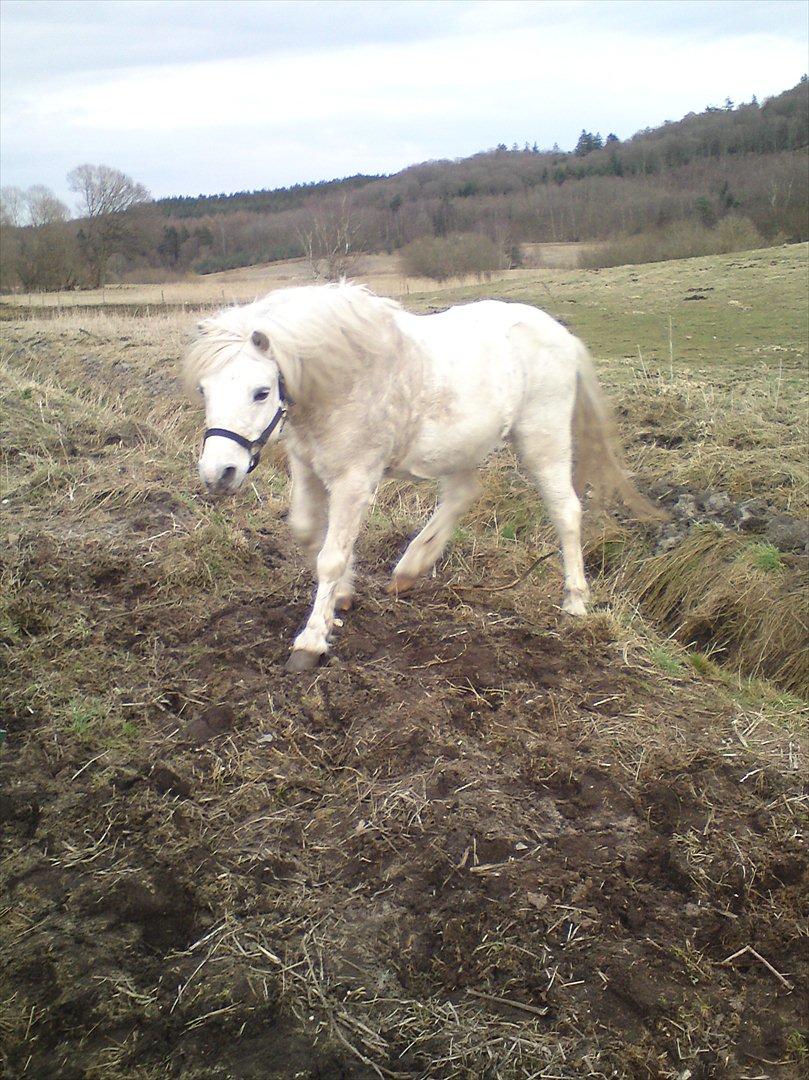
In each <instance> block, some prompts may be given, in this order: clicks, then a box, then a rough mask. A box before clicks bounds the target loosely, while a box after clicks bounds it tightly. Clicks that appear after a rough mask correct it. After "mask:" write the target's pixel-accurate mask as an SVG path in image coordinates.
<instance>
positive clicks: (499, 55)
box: [3, 0, 806, 194]
mask: <svg viewBox="0 0 809 1080" xmlns="http://www.w3.org/2000/svg"><path fill="white" fill-rule="evenodd" d="M55 6H56V7H61V6H62V5H55ZM126 6H128V7H130V8H132V9H133V10H135V11H136V12H137V13H138V15H139V17H142V16H143V14H144V8H145V7H146V8H148V11H151V12H152V14H153V16H154V15H160V16H161V17H164V16H165V17H168V16H169V15H171V16H173V17H178V16H183V17H185V18H186V20H187V16H188V14H189V12H191V13H193V11H194V10H199V5H193V4H188V3H178V4H176V5H163V4H156V5H155V4H151V5H146V6H145V5H144V4H141V3H137V4H134V5H133V4H130V5H120V7H126ZM67 7H70V8H74V9H75V8H77V5H76V4H75V3H74V4H72V5H67ZM99 7H102V8H104V10H105V12H106V14H107V15H108V16H109V14H110V12H111V11H118V10H120V8H119V7H118V6H115V7H114V8H110V6H109V5H94V4H84V5H78V8H79V9H80V10H79V14H81V12H82V11H86V12H87V13H89V14H91V15H92V14H96V15H97V14H98V10H97V9H98V8H99ZM214 7H216V8H218V5H205V8H204V9H205V13H206V16H207V15H208V14H210V11H211V9H213V8H214ZM684 7H687V8H688V10H689V12H690V13H691V14H692V18H691V20H690V22H689V21H687V20H684V19H683V17H682V16H683V8H684ZM737 7H738V6H737V5H722V10H723V11H724V13H725V15H726V16H727V15H728V13H729V11H730V10H731V9H734V10H735V9H736V8H737ZM756 7H758V5H756ZM784 7H785V5H784V4H780V5H773V8H778V9H781V8H784ZM703 8H704V9H705V12H706V14H705V16H704V18H703V21H702V22H701V21H700V18H699V17H698V13H699V12H700V11H701V10H702V9H703ZM231 9H232V10H233V11H234V21H235V22H236V23H238V20H239V18H241V17H249V18H251V19H253V20H254V21H255V14H256V11H257V10H265V9H266V10H267V11H269V12H271V13H272V14H273V17H274V18H275V21H276V24H277V25H285V26H286V30H287V32H286V35H285V36H284V35H281V38H282V40H281V41H280V43H279V41H278V40H275V41H274V42H269V43H268V42H266V41H265V42H264V47H263V49H262V48H260V47H259V46H260V45H261V42H260V41H259V42H257V41H255V40H253V39H250V48H249V49H248V48H245V49H244V50H243V53H244V54H243V55H235V56H234V55H233V51H234V40H233V34H232V33H231V34H224V39H225V40H224V46H225V47H223V49H222V51H221V52H220V54H219V55H220V56H221V57H222V58H218V57H216V56H211V53H212V49H211V43H210V41H209V36H210V31H211V28H212V26H213V25H214V24H212V23H211V22H210V20H208V22H206V23H205V25H204V26H203V27H202V30H200V31H199V32H198V33H197V35H196V37H195V36H194V35H193V34H191V38H192V40H193V41H195V42H196V44H195V46H194V48H195V49H196V54H195V55H194V57H193V58H189V57H188V51H189V50H188V48H181V49H179V50H178V55H179V56H180V57H181V59H182V62H178V63H170V62H168V57H167V55H166V52H165V48H163V49H162V51H160V52H159V62H156V63H154V64H148V63H146V62H145V57H144V56H143V49H142V47H139V49H137V50H134V52H132V51H130V55H131V56H132V57H136V58H137V59H138V60H139V62H138V63H137V64H135V65H129V66H118V65H116V64H112V63H105V61H106V60H108V55H107V52H106V51H105V49H104V48H102V47H100V46H99V47H98V60H97V63H96V64H95V65H93V64H87V65H85V68H84V70H81V71H79V70H76V68H75V65H73V66H71V64H70V63H67V61H66V59H65V51H64V47H62V51H61V52H60V53H59V57H60V58H61V61H62V66H61V67H59V65H55V66H54V67H53V68H52V69H49V66H48V64H47V63H45V64H41V65H40V67H41V70H43V71H44V72H45V77H44V78H42V79H40V80H37V81H32V80H31V79H28V78H27V77H22V76H21V77H20V78H18V79H16V80H12V85H11V86H10V88H9V92H8V93H6V94H4V109H3V120H4V131H5V135H4V141H5V167H4V182H7V183H18V184H21V185H23V186H26V185H27V184H30V183H34V182H37V181H42V182H45V183H48V184H50V185H51V186H53V187H55V188H56V189H57V190H60V191H63V190H64V180H63V177H64V173H65V172H66V171H67V170H68V169H69V168H70V167H72V166H73V165H75V164H76V163H78V162H79V161H84V160H90V161H104V162H107V163H109V164H113V165H117V166H119V167H121V168H124V169H126V170H127V171H129V172H131V173H132V174H133V175H135V176H136V177H137V179H139V180H141V181H143V182H144V183H146V184H147V185H148V186H150V187H151V189H152V190H153V191H154V192H155V194H169V193H172V192H176V193H181V192H189V193H197V192H199V191H205V190H239V189H243V188H246V187H247V188H254V187H266V186H275V185H279V184H288V183H294V182H296V181H303V180H313V179H319V178H326V177H333V176H338V175H345V174H346V173H353V172H358V171H364V172H380V171H392V170H395V169H397V168H401V167H403V166H404V165H407V164H410V163H412V161H414V160H419V159H424V158H429V157H437V156H442V157H455V156H463V155H465V154H469V153H472V152H474V151H475V150H478V149H483V148H485V147H487V146H492V145H494V144H495V143H497V142H500V141H505V142H507V143H511V142H512V141H513V140H517V141H519V142H520V143H522V142H523V141H524V140H525V139H528V140H530V141H533V140H534V139H536V140H538V141H539V142H540V144H542V145H550V144H552V143H553V142H555V141H558V142H559V143H560V145H562V146H571V145H572V144H573V142H575V139H576V136H577V134H578V132H579V130H580V129H581V128H582V127H587V128H588V129H590V130H593V131H595V130H601V131H602V132H603V133H605V134H606V132H607V131H616V132H617V133H618V134H619V135H620V136H622V137H625V136H628V135H630V134H632V133H633V132H634V131H635V130H637V129H639V128H641V127H646V126H652V125H655V124H658V123H660V122H662V121H663V120H665V119H678V118H679V117H680V116H681V115H683V114H684V113H686V112H688V111H696V110H700V109H703V108H704V107H705V106H706V105H707V104H709V103H712V104H721V102H723V101H724V99H725V98H726V97H728V96H729V97H731V98H732V99H734V100H749V98H750V97H751V96H752V95H753V94H754V93H755V94H757V95H758V96H759V97H763V96H766V95H768V94H772V93H777V92H779V91H781V90H783V89H786V88H787V87H788V86H790V85H793V84H794V83H795V82H797V80H798V78H799V77H800V75H801V74H802V71H803V68H804V65H805V56H806V49H805V40H804V39H803V38H801V36H800V35H796V34H790V33H785V32H783V31H780V32H776V24H777V23H778V19H773V20H771V22H772V24H773V28H772V29H770V30H761V29H760V27H756V26H753V25H751V17H752V15H753V14H755V12H754V6H753V5H741V7H738V11H739V12H741V14H742V15H744V18H740V19H738V20H737V23H738V29H737V30H735V32H734V26H735V25H736V24H734V21H733V19H729V18H727V17H726V18H725V24H726V25H725V26H724V27H722V26H720V25H718V23H717V18H716V16H717V11H716V5H714V4H707V5H699V6H697V5H691V4H688V5H682V4H668V3H660V4H656V5H655V4H653V5H642V4H632V5H629V6H627V5H626V4H624V3H616V4H605V3H600V4H597V5H595V6H594V5H593V4H592V3H589V2H582V3H556V2H552V3H543V4H524V3H508V2H505V0H500V2H499V3H495V4H490V3H450V4H439V5H424V4H416V5H410V4H406V3H405V4H393V5H391V4H367V5H361V6H359V7H358V5H356V4H327V5H325V6H324V5H321V4H303V5H300V4H296V5H292V6H290V5H287V4H281V5H261V4H251V5H247V10H246V11H245V5H243V4H231V5H229V6H227V7H226V8H225V9H219V10H224V12H225V15H224V16H220V24H221V19H222V18H224V17H226V13H227V11H229V10H231ZM301 9H304V14H305V15H306V17H307V18H306V19H305V20H304V22H305V23H306V25H305V26H304V27H303V30H304V31H307V32H302V31H301ZM317 9H319V10H320V12H321V13H322V15H323V18H324V19H326V20H328V18H330V17H331V15H330V13H333V12H334V11H335V10H337V13H338V15H339V16H340V17H339V18H338V19H337V23H338V27H337V29H338V32H337V34H336V38H337V43H336V44H332V45H328V46H327V45H324V44H323V43H322V40H321V39H322V38H323V37H324V34H323V32H322V31H323V28H322V27H321V28H320V32H319V33H317V34H316V33H313V32H312V25H313V23H312V15H313V14H314V13H316V10H317ZM405 9H406V11H405ZM649 9H653V10H656V11H658V13H659V14H660V15H661V18H662V17H663V16H665V18H662V21H663V22H664V23H665V24H666V26H665V28H664V29H663V30H661V29H660V28H659V27H658V28H656V27H655V26H654V25H653V24H652V23H651V22H650V16H649ZM786 9H787V12H788V13H789V12H791V11H792V7H791V6H789V5H786ZM430 10H435V11H436V12H437V15H436V20H435V25H433V24H427V25H426V26H423V27H422V30H421V32H419V27H418V24H417V23H416V22H415V21H414V18H413V16H414V13H416V14H418V15H419V17H420V18H422V20H423V19H424V18H425V16H426V15H428V14H429V11H430ZM148 11H147V13H148ZM362 11H367V12H371V13H372V14H373V15H374V18H373V19H371V20H370V21H369V22H368V23H367V24H364V23H362V21H361V20H360V22H359V23H358V24H357V26H356V27H355V28H354V31H353V36H352V28H351V26H350V24H349V21H348V20H347V17H348V16H349V15H353V16H354V17H355V18H357V17H358V15H359V13H360V12H362ZM605 11H606V12H607V13H608V14H609V13H612V15H613V16H616V15H620V16H621V17H620V18H613V20H612V22H613V23H614V25H609V20H605V18H604V14H605ZM296 13H297V14H296ZM386 13H387V16H392V15H395V16H396V18H388V20H387V21H386ZM538 14H539V15H541V18H538V17H537V16H538ZM634 14H636V15H637V18H635V17H634ZM73 15H74V16H75V15H76V12H75V11H74V12H73ZM293 15H294V17H293ZM630 15H633V17H632V18H631V19H630V18H629V16H630ZM279 18H280V20H281V21H280V23H279V21H278V20H279ZM284 19H287V20H288V21H287V22H286V23H284ZM203 21H204V20H203ZM759 21H760V20H759ZM248 22H249V20H248ZM668 24H673V25H668ZM114 25H115V29H116V33H119V32H120V29H121V28H120V26H119V25H118V23H115V24H114ZM245 25H247V24H245ZM307 28H308V29H307ZM39 29H40V31H41V26H40V28H39ZM198 29H199V28H198ZM231 29H232V28H231ZM29 31H30V26H29ZM203 31H204V32H203ZM293 31H295V32H294V33H293ZM178 32H179V31H178ZM29 36H30V35H29ZM112 38H113V41H116V40H118V38H116V36H115V35H112ZM237 43H238V42H237ZM186 45H187V41H186ZM110 47H111V46H110ZM192 51H193V50H192ZM222 54H224V55H222ZM69 58H70V54H69V51H68V54H67V59H68V60H69ZM49 71H50V74H48V72H49ZM214 180H216V182H214Z"/></svg>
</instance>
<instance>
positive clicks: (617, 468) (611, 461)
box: [573, 342, 668, 521]
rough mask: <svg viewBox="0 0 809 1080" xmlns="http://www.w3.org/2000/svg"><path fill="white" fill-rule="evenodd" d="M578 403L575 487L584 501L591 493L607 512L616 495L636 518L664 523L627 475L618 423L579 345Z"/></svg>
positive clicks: (599, 507) (575, 412)
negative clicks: (619, 443)
mask: <svg viewBox="0 0 809 1080" xmlns="http://www.w3.org/2000/svg"><path fill="white" fill-rule="evenodd" d="M578 344H579V352H578V356H577V377H576V403H575V405H574V408H573V452H574V469H573V486H574V488H575V489H576V494H577V495H578V496H579V498H580V499H581V498H582V497H583V496H584V493H585V491H586V489H587V488H588V487H589V489H590V504H591V506H593V507H594V508H595V509H597V510H604V509H606V507H607V506H608V504H609V503H610V502H611V501H612V500H613V498H614V497H615V496H616V495H617V496H618V498H620V500H621V502H623V503H624V505H625V506H626V507H627V509H629V510H631V511H632V512H633V513H634V514H635V516H636V517H638V518H646V519H655V520H658V521H665V520H667V519H668V515H667V514H666V513H665V511H663V510H661V509H660V508H659V507H657V506H655V505H654V503H651V502H650V501H649V500H648V499H647V498H646V497H645V496H644V495H641V493H640V492H639V491H638V489H637V488H636V487H635V485H634V484H633V483H632V481H631V480H630V479H629V476H628V475H627V472H626V469H625V467H624V464H623V461H622V460H621V456H620V452H619V450H618V440H617V437H616V432H615V421H614V420H613V418H612V413H611V411H610V408H609V406H608V404H607V402H606V400H605V399H604V395H603V394H602V392H601V387H600V386H599V385H598V378H597V376H596V373H595V368H594V367H593V362H592V360H591V359H590V354H589V352H588V351H587V349H586V348H585V347H584V345H583V344H582V343H581V342H579V343H578Z"/></svg>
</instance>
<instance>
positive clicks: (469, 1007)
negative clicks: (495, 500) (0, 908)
mask: <svg viewBox="0 0 809 1080" xmlns="http://www.w3.org/2000/svg"><path fill="white" fill-rule="evenodd" d="M177 512H178V513H180V510H179V509H177ZM144 514H145V515H146V516H147V518H148V519H149V520H147V521H146V522H145V523H144V520H143V517H144ZM161 514H165V508H164V507H163V508H161V507H160V506H159V505H152V506H151V508H150V507H149V506H148V504H147V505H146V507H144V506H143V505H140V506H139V507H138V508H137V510H136V511H135V510H133V511H132V515H131V522H130V523H131V525H132V528H133V532H134V533H137V532H138V530H139V529H141V530H142V528H143V526H144V524H147V525H148V524H149V523H150V522H151V524H152V526H153V527H155V528H157V527H158V526H159V525H160V524H161V522H162V518H161ZM150 515H151V516H150ZM136 517H137V520H135V519H136ZM245 540H246V542H247V543H249V544H250V551H251V557H252V558H253V559H254V560H257V561H258V562H260V563H261V565H262V566H263V567H264V568H265V569H266V568H269V569H270V570H271V571H273V573H271V574H269V575H268V576H266V577H263V578H261V579H260V581H261V584H260V585H259V586H258V587H256V585H255V583H254V582H251V579H250V574H249V573H247V572H246V573H245V574H244V575H243V578H242V580H241V581H237V582H236V583H235V584H234V585H233V587H232V588H231V589H230V590H229V593H228V595H227V596H222V595H213V594H212V595H211V596H207V597H206V595H205V594H204V591H203V592H202V593H201V595H197V596H195V597H194V598H190V597H189V600H188V603H187V604H180V605H177V604H176V603H172V602H169V600H166V602H164V603H162V604H159V603H153V602H150V601H149V600H148V588H149V585H150V578H149V575H150V574H151V575H152V576H153V579H154V580H156V576H157V575H158V574H159V572H160V570H159V566H158V567H155V566H154V565H152V567H151V568H150V567H149V566H148V565H145V564H144V563H143V562H142V561H139V560H138V559H136V558H135V556H134V554H133V551H132V548H131V545H130V543H129V541H128V540H127V538H126V536H121V535H117V536H115V537H113V538H111V539H108V540H107V541H106V542H105V544H104V549H103V552H102V551H101V549H100V548H99V544H98V537H97V536H96V535H89V536H85V537H81V536H77V535H72V536H71V538H70V542H69V544H68V543H62V542H60V541H59V540H58V539H53V537H51V538H50V539H48V538H43V536H42V535H40V534H30V535H29V534H26V533H25V531H24V530H23V531H22V533H21V534H20V535H19V536H16V537H15V538H14V544H15V545H16V547H15V553H14V555H15V558H17V559H18V560H19V563H20V566H21V567H23V569H24V572H25V573H26V574H27V575H28V580H30V581H31V582H34V581H36V580H39V581H44V582H46V583H47V589H48V596H49V603H50V609H49V610H50V611H51V613H53V612H59V613H61V615H60V617H67V616H66V615H65V613H67V612H70V613H71V616H70V617H73V613H74V612H75V610H76V609H77V606H78V607H80V609H81V611H82V612H83V615H84V618H85V621H86V624H87V625H88V626H90V627H91V632H90V633H89V635H88V636H87V637H86V641H85V644H84V649H85V655H86V656H87V658H88V663H89V668H90V670H92V669H93V666H94V663H98V664H99V665H100V666H99V669H98V670H99V672H101V670H102V667H103V664H102V661H101V659H100V658H102V657H104V656H110V655H113V654H115V655H119V654H120V655H122V656H126V657H127V658H128V660H129V661H132V659H133V658H134V659H135V661H136V663H134V665H133V664H132V663H130V664H129V666H128V667H126V669H125V670H126V672H127V673H128V675H127V676H126V677H127V678H129V680H130V681H129V683H126V684H124V685H122V687H121V689H122V693H123V695H124V696H123V701H122V704H126V705H127V706H128V708H129V711H128V713H127V716H128V717H129V721H128V724H129V726H128V727H127V728H126V730H125V732H124V734H123V736H122V735H121V734H120V733H117V734H116V735H115V736H114V737H113V736H111V735H110V733H109V731H106V733H105V734H104V733H103V731H104V729H103V725H102V726H101V727H100V728H99V733H98V734H97V735H95V736H94V735H93V731H94V730H95V727H99V724H97V723H95V722H94V720H93V717H92V716H90V717H87V716H84V717H83V719H82V715H81V714H80V713H79V712H77V711H76V707H75V703H74V706H73V720H72V727H66V726H64V725H62V726H61V727H60V726H59V725H58V724H56V723H55V722H54V720H53V718H52V717H50V718H48V717H46V716H45V715H41V714H40V713H39V712H38V708H37V704H36V702H37V698H36V695H32V696H31V697H30V702H31V704H29V705H27V706H26V707H23V706H21V705H19V704H18V705H16V706H13V707H12V715H10V716H8V717H7V723H6V724H5V725H4V726H5V727H7V728H8V736H7V740H6V743H5V747H4V749H3V752H2V757H0V769H1V770H2V796H0V816H1V817H2V834H1V837H2V839H1V841H0V842H1V843H2V855H3V863H2V874H3V885H4V914H3V920H2V921H3V936H4V938H5V943H4V945H3V965H2V968H3V970H2V975H1V976H0V979H2V984H3V996H4V998H5V1000H6V1004H5V1006H4V1010H3V1013H2V1021H3V1033H4V1039H3V1041H4V1044H5V1050H4V1055H5V1066H6V1070H7V1073H6V1074H7V1075H8V1076H9V1077H22V1076H27V1077H45V1076H49V1077H63V1078H69V1077H76V1078H79V1077H96V1076H105V1077H157V1076H183V1077H212V1078H213V1077H223V1078H224V1077H255V1078H259V1077H261V1078H284V1080H292V1078H293V1077H299V1078H311V1080H314V1078H319V1080H336V1078H347V1077H352V1078H353V1077H366V1076H369V1077H370V1076H378V1075H382V1076H399V1077H436V1078H437V1077H456V1076H457V1077H462V1076H464V1077H529V1076H546V1075H547V1076H561V1077H582V1076H626V1077H650V1078H651V1077H674V1076H680V1077H686V1076H687V1077H693V1078H697V1077H704V1078H708V1077H716V1078H719V1077H727V1078H738V1077H751V1078H752V1077H764V1076H766V1077H797V1076H798V1075H800V1074H801V1069H802V1064H801V1062H802V1059H803V1060H804V1062H805V1058H804V1055H805V1048H806V1017H807V1015H809V1002H808V1001H807V986H809V956H808V955H807V949H806V933H807V928H806V913H807V910H809V904H808V903H807V899H808V897H807V868H806V867H807V864H806V853H805V849H804V848H803V847H802V846H801V839H800V831H799V826H800V820H801V819H800V812H799V811H800V809H801V806H803V807H804V809H805V800H806V788H805V779H806V778H805V773H801V771H800V770H799V769H798V768H796V766H795V760H794V755H795V754H797V750H796V746H795V744H794V743H793V741H792V739H791V738H788V737H787V735H786V733H784V732H783V731H780V730H779V729H778V728H777V727H773V726H772V725H770V724H769V722H768V721H767V720H766V718H765V717H764V716H760V717H759V720H758V723H754V722H753V721H751V718H750V716H749V714H747V715H745V714H744V713H742V712H741V711H740V710H739V709H738V708H737V707H736V706H734V705H733V703H732V702H730V701H729V699H728V698H727V697H726V696H723V695H722V694H721V693H720V691H719V689H718V688H717V687H716V686H714V685H713V684H712V683H711V682H710V681H706V680H700V679H699V678H698V676H696V675H694V674H681V675H678V676H672V677H666V676H664V675H662V674H661V672H660V671H659V670H658V669H656V668H655V667H654V666H653V665H651V664H650V663H649V661H648V658H646V657H645V654H644V653H643V651H642V650H641V649H640V647H639V646H638V644H637V642H634V641H633V640H632V639H631V637H628V636H627V635H626V634H621V632H620V630H619V628H618V627H617V625H616V624H615V623H614V622H613V621H612V620H611V619H610V618H609V617H607V616H606V615H598V614H597V615H594V616H591V617H589V618H587V619H586V620H583V621H581V622H571V621H567V620H563V619H562V617H561V616H560V614H559V611H558V609H557V608H556V607H555V606H554V605H553V604H552V603H551V602H550V600H544V601H539V602H537V601H536V599H535V595H534V594H532V595H533V596H534V598H533V599H532V601H531V605H530V610H524V609H523V608H524V605H523V607H521V605H520V603H519V602H518V600H515V597H514V595H513V593H510V592H508V591H503V592H495V591H494V590H490V591H488V592H487V591H486V590H485V589H477V590H476V589H462V588H461V587H452V586H451V585H450V586H448V585H447V584H446V583H442V582H441V580H440V578H439V579H436V580H433V581H430V582H427V583H425V584H424V585H423V586H422V587H421V588H420V589H419V590H418V591H416V592H415V593H414V594H413V595H412V597H411V598H410V599H407V600H398V601H397V600H393V599H389V598H387V597H385V596H384V592H383V584H384V578H383V576H382V574H381V570H380V569H378V568H377V567H376V566H375V565H373V558H374V552H373V550H370V551H369V550H368V547H366V550H365V560H366V573H365V574H364V576H363V577H362V579H361V583H360V591H359V597H358V604H357V607H356V609H355V610H354V611H353V612H351V613H349V614H348V615H346V617H345V620H344V625H343V626H342V628H341V629H340V630H339V632H338V635H337V640H336V644H335V649H334V653H333V656H332V657H331V658H330V659H329V661H328V663H326V664H325V666H323V667H322V668H321V669H319V670H318V671H316V672H314V673H311V674H309V675H305V676H300V675H293V674H289V673H287V672H285V670H284V666H283V665H284V661H285V659H286V656H287V651H288V643H289V640H290V636H291V633H292V632H293V630H294V628H295V626H296V625H297V624H298V623H299V622H300V621H301V620H302V619H303V618H304V616H305V613H306V610H307V605H308V602H309V586H308V582H307V579H306V577H305V575H304V574H303V573H302V572H301V567H300V563H299V561H298V558H297V556H296V554H295V553H294V550H293V549H292V547H291V545H289V544H288V542H287V541H286V539H285V538H284V535H283V533H282V532H281V531H280V526H279V527H278V528H276V527H273V528H271V529H267V530H264V532H263V534H257V533H252V534H251V533H249V531H248V532H247V533H246V534H245ZM369 559H370V560H371V563H372V565H370V566H368V565H367V563H368V560H369ZM247 565H248V566H249V561H248V563H247ZM21 572H22V571H21ZM273 574H275V577H274V576H273ZM273 581H275V586H273V585H272V584H270V585H268V582H270V583H272V582H273ZM152 584H153V581H152ZM46 621H47V620H46ZM45 632H46V631H45V626H44V624H42V625H39V624H37V622H36V618H35V617H34V616H31V619H30V621H29V624H28V625H27V630H26V635H25V637H24V639H23V640H21V641H18V642H7V643H6V644H7V647H8V648H7V651H8V653H9V654H10V655H11V657H12V664H11V666H10V671H11V681H12V686H17V682H15V680H19V678H20V671H21V670H22V667H23V666H24V663H25V661H24V656H23V654H24V652H25V650H26V649H31V648H33V647H34V646H35V645H36V642H37V636H38V635H39V636H40V637H41V635H42V634H44V633H45ZM39 648H40V649H44V650H45V652H47V648H46V647H45V646H44V645H42V644H41V642H40V645H39ZM94 658H98V659H97V660H95V659H94ZM50 659H51V662H52V663H53V664H54V665H56V666H57V667H58V665H59V663H60V656H59V652H58V649H57V648H56V646H54V650H53V654H52V655H51V657H50ZM104 670H107V669H106V668H104ZM121 671H122V672H123V671H124V668H121ZM133 673H135V674H133ZM117 677H118V678H119V680H123V678H124V676H123V675H119V676H117ZM21 700H22V698H20V696H19V694H17V696H16V697H13V698H12V701H13V702H19V701H21ZM94 724H95V726H94Z"/></svg>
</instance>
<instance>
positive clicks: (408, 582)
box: [385, 574, 418, 596]
mask: <svg viewBox="0 0 809 1080" xmlns="http://www.w3.org/2000/svg"><path fill="white" fill-rule="evenodd" d="M417 581H418V578H417V577H414V576H413V575H412V574H410V575H408V574H397V575H396V576H395V577H392V578H391V579H390V582H389V583H388V587H387V589H386V590H385V591H386V592H387V594H388V595H389V596H401V595H402V593H406V592H410V590H411V589H412V588H413V586H414V585H415V584H416V582H417Z"/></svg>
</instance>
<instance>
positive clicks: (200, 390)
mask: <svg viewBox="0 0 809 1080" xmlns="http://www.w3.org/2000/svg"><path fill="white" fill-rule="evenodd" d="M197 393H198V394H199V396H200V397H205V391H204V390H203V389H202V384H200V385H199V386H198V387H197Z"/></svg>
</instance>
